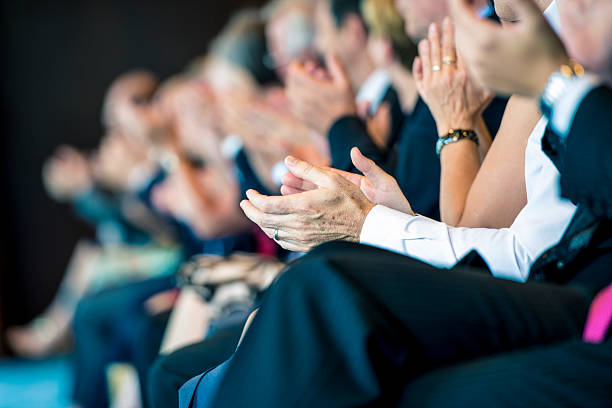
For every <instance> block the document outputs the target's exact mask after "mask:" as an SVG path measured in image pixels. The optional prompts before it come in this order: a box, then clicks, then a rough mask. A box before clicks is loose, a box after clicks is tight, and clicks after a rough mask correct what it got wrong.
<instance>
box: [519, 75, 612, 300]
mask: <svg viewBox="0 0 612 408" xmlns="http://www.w3.org/2000/svg"><path fill="white" fill-rule="evenodd" d="M610 112H612V91H611V90H610V89H609V88H605V87H600V88H597V89H594V90H593V91H591V92H590V93H589V94H588V95H587V96H586V97H585V98H584V100H583V101H582V103H581V104H580V106H579V107H578V110H577V111H576V113H575V116H574V120H573V122H572V125H571V128H570V129H569V133H568V135H567V137H566V138H565V141H563V140H562V138H560V137H559V136H558V135H557V134H555V133H553V132H552V131H548V132H547V133H546V135H545V137H544V139H543V140H542V149H543V150H544V151H545V152H546V153H547V154H548V156H549V157H550V158H551V160H552V161H553V163H555V165H556V166H557V168H558V169H559V172H560V173H561V195H562V196H563V197H565V198H568V199H570V200H572V201H573V202H574V203H576V204H577V205H578V209H577V210H576V215H575V216H574V218H573V219H572V222H571V223H570V225H569V226H568V228H567V230H566V231H565V234H564V235H563V237H562V238H561V241H560V242H559V244H558V245H556V246H555V247H553V248H551V249H550V250H548V251H546V253H544V254H543V255H542V256H541V257H540V258H539V259H538V260H537V261H536V262H535V264H534V266H533V268H532V271H531V274H530V278H531V279H536V280H547V281H555V282H559V283H565V282H568V281H574V282H580V283H584V284H585V285H587V286H589V287H591V288H593V290H598V289H601V288H602V287H604V286H606V285H607V284H608V283H609V282H610V280H611V279H612V267H611V265H612V222H611V221H610V215H611V214H612V190H611V188H612V149H611V147H610V143H609V139H610V137H611V136H612V116H611V115H610Z"/></svg>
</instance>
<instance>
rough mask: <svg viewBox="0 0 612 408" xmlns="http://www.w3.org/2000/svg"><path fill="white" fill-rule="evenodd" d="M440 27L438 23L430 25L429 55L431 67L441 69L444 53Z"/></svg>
mask: <svg viewBox="0 0 612 408" xmlns="http://www.w3.org/2000/svg"><path fill="white" fill-rule="evenodd" d="M440 48H441V47H440V27H439V26H438V25H437V24H436V23H431V24H430V25H429V55H430V58H431V67H432V69H433V68H434V67H438V68H441V66H442V52H441V49H440Z"/></svg>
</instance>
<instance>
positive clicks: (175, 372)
mask: <svg viewBox="0 0 612 408" xmlns="http://www.w3.org/2000/svg"><path fill="white" fill-rule="evenodd" d="M243 327H244V322H241V323H239V324H235V325H233V326H230V327H225V328H222V329H218V330H216V331H215V332H214V333H213V334H211V335H210V336H209V337H207V338H206V340H204V341H202V342H200V343H196V344H192V345H189V346H186V347H183V348H181V349H179V350H176V351H175V352H173V353H170V354H168V355H161V356H159V357H158V358H157V360H156V361H155V363H154V364H153V366H152V367H151V371H150V373H149V376H148V384H147V386H148V392H149V398H148V400H149V406H150V407H153V408H173V407H176V408H178V405H179V404H178V390H179V388H181V386H182V385H183V384H185V382H187V381H188V380H189V379H191V378H193V377H195V376H196V375H199V374H202V373H203V372H205V371H207V370H209V369H211V368H214V367H216V366H218V365H219V364H221V363H222V362H224V361H225V360H227V359H228V358H229V357H230V356H231V355H232V353H233V352H234V350H235V349H236V345H237V344H238V340H239V339H240V335H241V334H242V328H243Z"/></svg>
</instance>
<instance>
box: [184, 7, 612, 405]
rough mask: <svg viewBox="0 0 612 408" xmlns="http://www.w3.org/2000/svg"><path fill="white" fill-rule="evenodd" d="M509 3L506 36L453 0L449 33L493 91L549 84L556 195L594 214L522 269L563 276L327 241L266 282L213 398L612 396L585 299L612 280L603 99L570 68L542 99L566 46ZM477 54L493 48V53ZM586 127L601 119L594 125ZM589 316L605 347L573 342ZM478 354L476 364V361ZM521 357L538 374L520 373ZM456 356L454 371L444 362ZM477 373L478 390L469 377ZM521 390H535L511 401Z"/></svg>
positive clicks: (351, 400)
mask: <svg viewBox="0 0 612 408" xmlns="http://www.w3.org/2000/svg"><path fill="white" fill-rule="evenodd" d="M500 3H501V2H500ZM511 3H512V4H517V6H516V10H518V11H519V16H520V19H521V22H519V23H517V25H515V26H514V27H513V30H508V32H507V33H506V32H504V31H502V30H501V29H500V28H498V27H495V26H490V25H487V24H486V23H484V22H482V21H479V20H478V19H477V17H476V15H475V14H474V12H473V10H471V9H470V7H469V4H470V3H469V2H468V1H466V0H454V1H453V3H452V4H453V5H454V7H453V14H454V17H455V19H456V21H457V24H458V25H459V24H463V28H462V25H459V26H458V33H460V34H459V36H460V38H463V39H464V40H465V39H467V40H471V41H468V42H466V45H464V46H460V48H461V47H468V48H469V47H472V46H473V49H472V51H474V49H476V50H478V51H476V52H473V53H472V54H470V53H468V52H466V53H465V55H466V56H468V55H470V56H471V57H474V58H475V59H474V60H470V58H469V57H466V63H467V64H468V66H472V68H471V69H474V70H475V72H479V74H480V76H479V77H480V78H482V80H483V81H485V82H486V84H487V85H489V86H491V87H492V88H494V89H496V90H505V91H512V92H516V93H519V94H522V95H525V96H531V97H533V96H538V95H539V94H540V93H541V92H542V90H544V92H543V93H542V103H543V108H544V110H545V111H546V112H547V117H548V118H549V119H551V121H552V122H553V123H555V122H557V120H559V121H561V123H563V122H564V123H565V126H557V125H555V128H556V129H555V133H557V134H556V135H554V137H553V136H552V135H547V140H549V141H550V147H551V148H552V150H551V151H550V153H551V158H553V159H554V160H555V163H556V165H557V166H558V168H559V169H560V170H561V174H562V176H561V184H562V185H563V186H565V188H564V190H563V194H564V195H567V196H568V197H571V198H572V199H573V200H575V202H576V204H578V205H579V206H580V209H581V211H580V212H581V213H582V209H584V211H586V213H588V214H590V215H591V216H592V217H591V218H589V219H588V224H586V229H583V228H584V227H585V224H582V222H583V221H584V219H585V218H584V217H583V216H582V215H581V214H577V216H576V217H575V218H574V220H573V221H572V225H571V226H570V228H569V229H567V231H565V234H564V236H563V239H562V240H561V242H560V243H559V245H557V246H554V247H553V248H552V249H550V250H549V251H547V252H546V254H545V255H543V256H542V257H541V258H540V260H539V261H538V262H537V263H536V264H535V265H534V267H533V271H532V272H531V276H532V277H541V276H542V272H545V271H549V272H550V271H551V270H555V271H556V272H555V273H554V274H553V273H552V272H551V273H544V276H545V277H547V279H548V278H552V279H558V278H565V281H564V282H563V283H565V282H569V283H568V284H558V283H550V282H547V283H540V282H528V283H526V284H522V285H521V284H517V283H515V282H509V281H507V280H503V279H494V278H493V277H492V276H491V274H490V273H487V272H488V271H486V270H482V269H474V268H469V267H465V266H457V267H455V268H454V269H453V271H452V272H450V273H449V272H448V271H441V270H437V269H435V268H433V267H431V266H429V265H426V264H423V263H420V262H418V261H414V260H410V259H408V258H406V257H403V256H401V255H398V254H393V253H389V252H386V251H382V250H380V249H376V248H368V247H363V246H357V245H354V244H350V243H334V244H328V245H326V246H323V247H320V248H318V249H315V250H314V251H312V252H311V253H310V254H308V255H306V257H304V258H303V259H302V260H301V261H300V262H299V263H296V264H295V265H293V267H292V268H290V269H289V270H288V271H286V272H285V274H283V275H282V276H281V278H280V279H279V281H278V282H277V283H276V284H275V285H274V286H273V287H272V288H271V290H270V292H269V293H268V296H267V297H266V300H265V301H264V303H263V305H262V307H261V309H260V311H259V313H258V314H257V316H256V317H255V319H254V320H253V323H252V325H251V326H250V328H249V330H248V332H247V333H246V336H245V338H244V341H243V343H242V344H241V346H240V347H239V348H238V351H237V353H236V354H235V356H234V357H233V359H232V362H231V363H230V364H229V367H228V370H227V372H226V373H225V376H224V379H223V381H222V383H221V387H220V388H219V390H218V393H217V395H216V398H214V401H213V402H214V403H213V406H221V407H222V406H232V407H240V406H250V407H252V406H262V407H263V406H366V405H383V406H395V405H397V404H398V403H399V402H400V401H401V395H402V393H404V392H405V394H404V402H407V403H413V404H416V405H418V406H421V405H423V406H432V405H428V403H430V402H432V401H438V402H440V403H442V404H443V405H441V406H450V405H452V404H454V403H456V402H457V401H462V402H463V401H465V402H466V403H469V401H475V402H477V403H480V402H481V401H483V402H485V403H488V405H493V406H511V405H514V404H516V403H517V401H520V402H519V403H520V404H524V405H529V406H532V405H541V406H558V405H559V404H569V405H583V406H605V405H606V404H607V401H609V398H610V390H609V384H608V382H609V381H608V379H607V377H606V376H605V374H604V373H605V372H607V371H608V370H609V365H610V361H612V360H611V357H612V355H611V351H612V348H611V345H612V343H610V340H609V338H608V339H607V340H606V331H607V332H608V335H609V333H610V331H609V327H605V325H604V326H602V327H601V328H600V329H593V328H592V326H591V323H592V321H591V317H593V316H595V315H597V314H598V312H599V311H600V310H598V309H600V307H599V306H601V305H602V302H604V303H603V304H604V305H605V304H608V305H609V303H608V302H609V299H610V291H609V289H607V290H605V291H603V292H602V293H601V294H600V295H599V296H598V297H597V299H596V300H595V301H594V302H593V303H592V305H591V306H590V312H589V305H590V304H591V301H592V300H593V299H594V297H595V294H596V293H598V291H600V290H601V289H603V288H604V287H606V286H607V285H609V284H610V283H611V282H612V275H611V272H610V268H609V265H610V261H611V259H610V255H611V254H612V252H610V239H611V236H610V222H609V218H608V216H609V212H607V211H608V210H609V208H610V203H609V200H610V196H609V194H606V191H607V186H608V185H609V182H610V176H611V174H612V172H611V171H610V168H609V164H608V162H609V157H610V148H609V147H607V145H606V143H605V142H604V140H606V135H607V134H609V133H610V132H611V131H612V123H611V122H610V118H609V115H608V114H607V111H608V110H609V107H610V104H611V103H612V92H611V91H610V90H609V89H608V88H605V87H599V88H596V89H594V88H593V87H594V86H595V87H596V86H597V85H596V83H595V84H593V82H591V81H589V80H587V81H580V80H578V81H576V80H575V79H574V80H573V79H572V78H567V77H566V78H565V79H563V81H564V82H565V85H564V91H563V92H560V93H557V92H554V93H552V94H551V93H550V91H551V90H552V89H551V88H550V87H553V88H554V89H557V90H558V89H559V88H558V85H559V82H558V81H556V80H555V78H556V79H560V77H559V75H563V74H561V72H565V73H567V72H568V71H567V70H568V68H569V69H570V71H569V72H572V71H571V69H572V68H571V67H572V66H573V67H574V70H573V72H574V73H578V72H579V71H580V70H579V69H578V67H577V66H576V65H574V64H571V63H568V62H567V61H568V58H567V55H566V54H565V51H564V50H563V47H562V46H560V44H561V43H560V42H559V41H558V39H557V38H556V36H555V35H554V33H553V32H552V30H550V27H549V26H548V24H547V23H546V21H545V20H544V19H543V18H542V17H541V15H540V13H539V10H538V8H537V7H536V6H535V5H534V4H533V3H532V1H531V0H513V1H511ZM593 3H597V2H596V1H595V0H594V1H593ZM599 5H600V6H601V7H600V8H598V14H597V15H595V14H592V15H591V16H590V17H591V19H592V21H593V23H594V24H593V25H592V27H594V28H595V30H599V29H604V27H607V25H606V24H604V23H600V24H595V22H597V21H600V22H603V21H606V20H607V19H608V18H609V17H610V11H612V9H611V8H609V7H607V5H603V3H600V4H599ZM591 6H592V7H597V5H595V4H592V5H591ZM513 10H514V9H512V8H511V7H510V8H508V11H513ZM577 11H578V10H574V12H577ZM578 15H580V14H579V13H578ZM500 17H502V16H500ZM578 18H579V17H578ZM502 19H503V17H502ZM583 29H584V28H583ZM604 30H607V31H609V28H605V29H604ZM607 31H605V32H607ZM483 32H484V33H487V34H488V35H485V36H484V37H483V38H484V39H485V40H483V41H482V42H480V43H479V42H477V41H476V38H477V36H482V33H483ZM461 36H463V37H461ZM603 37H605V36H603ZM590 38H592V39H594V40H595V38H597V40H595V41H601V38H602V37H595V36H592V37H590ZM468 44H469V45H468ZM534 44H535V46H534ZM517 45H518V46H517ZM492 46H493V47H492ZM480 47H482V48H480ZM534 49H538V50H540V51H543V52H542V54H537V55H539V56H540V57H541V58H540V59H539V60H538V61H535V62H533V61H532V63H535V66H534V67H533V68H534V72H539V73H541V74H542V75H538V76H539V80H536V81H533V82H532V80H533V78H532V77H529V78H527V77H525V76H519V75H518V74H517V73H518V72H520V68H519V66H521V65H523V64H526V61H527V60H528V59H529V58H531V56H532V55H533V53H532V52H530V51H533V50H534ZM597 49H598V50H599V49H601V48H600V47H598V48H597ZM606 49H607V53H609V50H610V48H609V47H606ZM484 50H488V51H489V52H490V51H491V50H495V51H494V52H493V55H488V54H486V51H484ZM483 55H487V57H492V58H493V59H494V60H495V61H494V62H493V63H490V64H483V63H482V59H481V58H476V57H482V56H483ZM517 55H518V56H520V58H517ZM608 55H609V54H608ZM472 63H473V65H470V64H472ZM560 64H562V65H561V66H560ZM425 65H426V63H425ZM506 70H507V71H506ZM555 70H560V72H559V73H555V72H554V71H555ZM492 73H495V75H492ZM551 73H552V75H551ZM549 76H550V77H551V81H549V82H548V85H546V81H547V78H548V77H549ZM500 78H501V80H500ZM585 85H588V86H585ZM575 92H578V93H577V94H576V93H575ZM573 95H575V96H577V97H576V98H573V97H572V96H573ZM551 97H552V98H551ZM564 100H565V101H566V102H567V103H566V104H564V103H562V101H564ZM568 104H569V105H568ZM568 107H569V108H571V109H570V110H569V111H568V110H567V108H568ZM567 112H570V116H569V120H567V116H566V114H567ZM594 119H596V121H594ZM592 123H598V127H597V132H593V131H592ZM553 146H556V147H553ZM566 146H567V147H569V146H580V149H579V150H570V149H565V147H566ZM583 153H587V154H588V156H587V157H588V158H589V159H590V162H589V165H588V166H587V167H584V165H583V164H580V163H583V161H584V156H583ZM309 169H310V170H309V171H311V172H313V173H316V172H317V171H318V170H317V169H314V168H309ZM586 169H588V171H589V172H588V173H587V172H586V171H585V170H586ZM604 197H606V198H604ZM606 209H608V210H606ZM593 221H594V223H593ZM580 224H582V227H583V228H578V226H579V225H580ZM585 234H586V235H585ZM551 258H552V262H551ZM491 272H492V273H493V274H494V273H495V270H494V269H492V270H491ZM560 281H563V280H560ZM321 287H324V288H325V289H326V290H325V291H321ZM606 299H607V300H606ZM603 311H604V312H607V314H605V313H604V315H603V316H602V317H601V318H603V319H605V320H603V321H607V322H609V317H610V314H609V313H610V309H609V307H606V306H604V307H603ZM587 316H588V317H589V318H588V319H587ZM585 322H586V329H585V331H584V339H585V340H587V341H589V342H600V344H595V345H593V344H586V343H583V342H581V341H580V340H579V339H580V337H581V335H582V332H583V328H585ZM608 326H609V325H608ZM595 332H597V334H596V335H595V334H594V333H595ZM591 336H593V337H591ZM553 343H558V345H556V346H555V345H552V346H551V344H553ZM296 350H298V351H297V352H296ZM508 352H510V353H512V354H510V353H508ZM502 353H506V354H504V355H502ZM543 357H544V358H543ZM551 357H552V358H551ZM476 358H481V359H480V360H479V361H474V362H473V363H471V362H470V360H473V359H476ZM570 361H571V362H573V363H575V364H577V365H576V366H577V367H581V371H580V373H579V374H578V375H577V374H576V372H575V368H576V366H572V365H569V364H564V362H565V363H568V362H570ZM521 363H524V364H534V367H529V370H527V369H526V367H525V366H524V365H521ZM450 365H453V366H454V367H452V368H448V369H446V368H445V367H448V366H450ZM436 369H439V371H436V372H434V373H432V374H430V375H428V376H427V377H421V378H419V377H420V376H421V375H423V374H425V373H427V372H428V371H431V370H436ZM492 373H494V374H495V375H494V376H492ZM516 374H518V375H516ZM471 375H474V376H475V377H476V379H478V380H479V381H482V383H476V382H474V381H467V382H466V381H465V378H466V377H469V376H471ZM462 378H463V380H461V379H462ZM444 381H450V383H449V382H446V383H445V382H444ZM460 381H463V382H460ZM506 381H507V382H506ZM447 384H449V385H450V388H449V391H450V393H449V394H448V395H447V394H445V391H446V388H445V385H447ZM481 384H484V385H483V386H479V385H481ZM507 384H511V385H512V387H508V386H507ZM407 385H408V389H407V390H404V388H405V387H406V386H407ZM419 385H420V387H419ZM413 387H414V388H413ZM431 387H440V388H439V389H440V394H438V395H435V396H432V394H431V390H432V388H431ZM237 389H239V390H240V392H236V390H237ZM516 389H524V390H529V392H524V393H521V394H516ZM480 395H482V399H478V397H479V396H480ZM447 396H450V397H458V399H448V398H447ZM440 397H442V398H443V399H442V400H441V399H440ZM504 397H505V398H504ZM196 402H197V400H196ZM196 406H199V405H198V404H196ZM433 406H439V405H433Z"/></svg>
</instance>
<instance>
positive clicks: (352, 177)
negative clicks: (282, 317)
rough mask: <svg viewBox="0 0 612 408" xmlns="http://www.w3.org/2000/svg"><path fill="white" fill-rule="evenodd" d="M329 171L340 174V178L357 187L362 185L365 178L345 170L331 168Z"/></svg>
mask: <svg viewBox="0 0 612 408" xmlns="http://www.w3.org/2000/svg"><path fill="white" fill-rule="evenodd" d="M329 169H330V170H331V171H333V172H334V173H336V174H339V175H340V176H342V177H344V178H345V179H346V180H348V181H349V182H351V183H352V184H354V185H356V186H357V187H359V186H360V185H361V179H363V176H361V175H359V174H355V173H349V172H348V171H344V170H338V169H334V168H331V167H330V168H329Z"/></svg>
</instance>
